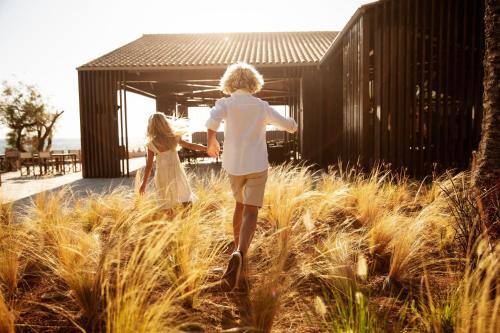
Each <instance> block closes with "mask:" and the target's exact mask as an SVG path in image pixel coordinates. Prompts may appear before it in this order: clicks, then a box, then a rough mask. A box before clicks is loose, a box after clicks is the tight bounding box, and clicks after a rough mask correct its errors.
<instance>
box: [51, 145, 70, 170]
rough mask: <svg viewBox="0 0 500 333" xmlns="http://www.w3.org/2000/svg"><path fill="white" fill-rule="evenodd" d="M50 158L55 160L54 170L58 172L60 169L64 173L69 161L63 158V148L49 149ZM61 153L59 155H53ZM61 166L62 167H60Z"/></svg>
mask: <svg viewBox="0 0 500 333" xmlns="http://www.w3.org/2000/svg"><path fill="white" fill-rule="evenodd" d="M50 153H51V156H52V158H54V160H55V164H56V170H57V172H60V171H61V170H62V172H63V173H66V165H65V164H67V163H69V162H66V161H65V159H64V156H63V155H64V150H63V149H55V150H51V151H50ZM54 155H61V156H54ZM61 168H62V169H61Z"/></svg>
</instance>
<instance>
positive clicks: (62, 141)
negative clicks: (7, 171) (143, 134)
mask: <svg viewBox="0 0 500 333" xmlns="http://www.w3.org/2000/svg"><path fill="white" fill-rule="evenodd" d="M144 145H145V138H129V139H128V146H129V150H130V151H134V150H137V149H144ZM5 147H6V140H5V139H0V154H5ZM68 149H72V150H74V149H81V143H80V138H56V139H54V140H53V141H52V148H51V150H68Z"/></svg>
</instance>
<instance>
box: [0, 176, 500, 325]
mask: <svg viewBox="0 0 500 333" xmlns="http://www.w3.org/2000/svg"><path fill="white" fill-rule="evenodd" d="M139 177H140V176H139ZM191 182H192V184H193V189H194V191H195V193H196V195H197V197H198V201H197V202H196V203H194V205H193V206H192V207H191V208H189V209H183V210H179V211H176V213H175V216H174V217H167V216H166V215H165V214H163V213H162V211H161V210H159V209H158V207H157V205H156V202H155V197H154V195H153V194H147V195H145V196H139V195H138V194H137V186H136V189H135V192H134V191H132V190H130V189H127V188H118V189H116V190H115V191H114V192H113V193H111V194H109V195H105V196H97V195H94V196H90V197H87V198H80V199H78V198H76V197H72V193H71V192H70V191H68V190H66V191H60V192H58V193H56V194H40V195H39V196H38V197H37V199H36V200H35V202H34V203H33V205H32V207H31V208H30V209H29V210H28V211H25V212H24V213H23V216H21V217H20V218H19V219H18V220H19V221H17V220H16V222H14V221H13V217H12V211H11V207H10V206H9V205H8V204H4V205H3V206H2V209H1V211H0V219H1V220H0V288H1V293H0V332H1V333H4V332H5V333H6V332H109V333H126V332H131V333H132V332H133V333H138V332H144V333H146V332H148V333H149V332H220V331H225V332H270V331H272V332H300V333H306V332H481V333H483V332H484V333H487V332H489V333H495V332H499V330H500V294H499V289H498V288H499V285H500V277H499V273H500V272H499V270H500V265H499V258H500V247H499V246H497V247H496V248H495V247H494V246H492V245H491V242H488V241H487V240H486V239H484V237H482V226H481V223H480V216H479V213H478V210H477V208H476V204H475V199H474V198H473V197H472V196H471V195H470V191H469V190H468V175H467V174H466V173H460V174H458V175H454V176H451V175H447V174H446V175H443V176H440V177H436V178H435V179H433V180H432V181H431V180H428V181H426V182H417V181H413V180H410V179H408V178H406V177H404V176H401V175H396V174H393V173H390V172H388V171H384V170H382V169H376V170H374V171H373V172H372V173H371V174H369V175H365V174H363V173H361V172H358V171H356V170H355V169H349V170H348V171H344V172H341V171H338V170H337V169H331V170H330V171H329V172H328V173H313V172H312V171H311V170H309V169H308V168H305V167H292V166H281V167H274V168H272V169H271V170H270V176H269V180H268V184H267V190H266V197H265V206H264V207H263V209H262V210H261V212H260V216H259V222H258V227H257V232H256V235H255V238H254V240H253V243H252V246H251V249H250V253H249V262H250V271H249V274H250V279H249V280H250V281H249V282H250V289H249V290H248V292H245V291H238V292H233V293H226V292H224V291H222V290H221V288H220V287H219V285H218V281H219V279H220V277H221V275H222V272H223V270H224V268H225V264H226V262H227V259H228V257H229V254H230V251H231V242H230V241H231V239H232V224H231V221H232V209H233V205H234V202H233V200H232V197H231V194H230V189H229V183H228V180H227V178H226V177H224V176H223V175H218V174H210V173H207V174H206V175H205V176H200V177H196V178H195V177H194V176H193V175H191ZM136 183H139V182H138V181H136Z"/></svg>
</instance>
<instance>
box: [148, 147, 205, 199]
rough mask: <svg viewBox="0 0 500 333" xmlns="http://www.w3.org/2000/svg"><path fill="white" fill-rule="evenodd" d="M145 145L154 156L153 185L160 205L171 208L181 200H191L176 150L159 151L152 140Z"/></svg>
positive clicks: (190, 193) (189, 188)
mask: <svg viewBox="0 0 500 333" xmlns="http://www.w3.org/2000/svg"><path fill="white" fill-rule="evenodd" d="M147 147H148V149H149V150H151V151H152V152H153V153H154V154H155V156H156V171H155V186H156V191H157V193H158V196H159V198H160V200H161V201H162V205H163V206H164V207H165V208H172V207H173V206H175V205H177V204H180V203H183V202H193V201H194V199H195V197H194V195H193V193H192V192H191V187H190V186H189V182H188V179H187V176H186V173H185V172H184V168H183V167H182V164H181V161H180V160H179V155H178V154H177V150H176V149H175V148H174V149H169V150H167V151H163V152H160V151H159V150H158V149H157V148H156V146H155V145H154V144H153V143H152V142H151V143H149V144H148V146H147Z"/></svg>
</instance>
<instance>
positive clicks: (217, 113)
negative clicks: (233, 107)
mask: <svg viewBox="0 0 500 333" xmlns="http://www.w3.org/2000/svg"><path fill="white" fill-rule="evenodd" d="M226 115H227V108H226V103H224V101H223V100H222V99H219V100H218V101H217V102H215V106H214V107H213V108H212V110H211V111H210V118H208V120H207V122H206V123H205V126H206V127H207V128H208V129H211V130H212V131H216V132H217V130H218V129H219V126H220V123H221V121H222V120H223V119H225V118H226Z"/></svg>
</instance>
